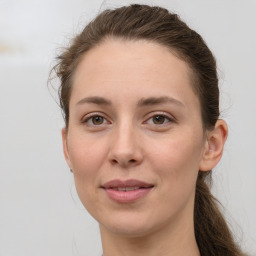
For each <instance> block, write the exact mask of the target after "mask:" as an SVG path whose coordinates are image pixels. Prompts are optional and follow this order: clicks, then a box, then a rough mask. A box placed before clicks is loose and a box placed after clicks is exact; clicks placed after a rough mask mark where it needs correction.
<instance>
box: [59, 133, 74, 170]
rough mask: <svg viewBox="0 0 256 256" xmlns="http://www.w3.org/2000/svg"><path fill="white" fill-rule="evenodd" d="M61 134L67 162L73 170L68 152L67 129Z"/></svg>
mask: <svg viewBox="0 0 256 256" xmlns="http://www.w3.org/2000/svg"><path fill="white" fill-rule="evenodd" d="M61 134H62V146H63V153H64V156H65V159H66V162H67V164H68V166H69V168H70V169H72V165H71V161H70V157H69V152H68V140H67V137H68V132H67V128H63V129H62V130H61Z"/></svg>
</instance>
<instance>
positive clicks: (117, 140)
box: [109, 125, 143, 168]
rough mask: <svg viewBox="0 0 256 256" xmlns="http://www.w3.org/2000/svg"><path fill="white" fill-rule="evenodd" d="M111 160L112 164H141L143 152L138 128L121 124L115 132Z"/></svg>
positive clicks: (125, 165) (131, 165) (127, 166)
mask: <svg viewBox="0 0 256 256" xmlns="http://www.w3.org/2000/svg"><path fill="white" fill-rule="evenodd" d="M109 161H110V163H111V164H112V165H116V166H120V167H122V168H129V167H133V166H137V165H139V164H141V162H142V161H143V152H142V148H141V143H140V141H139V134H138V131H136V128H134V127H132V125H130V126H129V127H128V126H126V127H124V126H122V127H121V126H120V127H119V128H117V129H116V130H115V132H113V136H112V139H111V142H110V150H109Z"/></svg>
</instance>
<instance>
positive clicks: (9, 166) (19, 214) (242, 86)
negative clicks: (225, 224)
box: [0, 0, 256, 256]
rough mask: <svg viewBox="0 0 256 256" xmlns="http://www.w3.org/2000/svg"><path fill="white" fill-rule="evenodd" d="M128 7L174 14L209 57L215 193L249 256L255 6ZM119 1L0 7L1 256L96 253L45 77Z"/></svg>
mask: <svg viewBox="0 0 256 256" xmlns="http://www.w3.org/2000/svg"><path fill="white" fill-rule="evenodd" d="M133 2H140V3H141V2H143V3H149V4H157V3H159V4H160V5H162V6H165V7H168V8H169V10H172V11H174V12H177V13H178V14H180V16H181V18H182V19H184V20H185V21H186V22H187V23H188V24H189V25H190V27H192V28H194V29H195V30H196V31H198V32H199V33H200V34H201V35H202V36H203V38H204V39H205V40H206V42H207V44H208V45H209V47H210V49H211V50H212V51H213V53H214V54H215V56H216V58H217V62H218V67H219V74H220V90H221V93H222V96H221V109H222V115H221V117H222V118H224V119H225V120H226V121H227V123H228V125H229V138H228V141H227V144H226V147H225V153H224V156H223V159H222V160H221V162H220V163H219V165H218V166H217V167H216V169H215V170H214V188H213V191H214V193H215V194H216V195H217V197H218V198H219V199H220V201H221V202H222V203H223V205H224V206H225V209H226V210H225V214H226V216H227V218H228V220H229V222H230V223H231V224H232V226H233V229H234V232H235V234H236V235H237V236H238V237H239V239H241V241H242V244H243V247H244V249H245V250H246V251H248V252H249V253H250V255H256V239H255V237H256V218H255V212H256V185H255V180H256V169H255V166H254V165H255V159H256V146H255V145H256V132H255V131H256V114H255V112H256V100H255V95H256V76H255V73H256V65H255V60H256V50H255V48H256V47H255V46H256V32H255V31H256V30H255V27H256V15H255V13H256V1H255V0H254V1H249V0H218V1H217V0H215V1H211V0H201V1H199V0H177V1H133ZM120 3H132V1H107V2H104V3H103V4H102V2H101V1H99V0H94V1H88V0H87V1H86V0H83V1H82V0H72V1H71V0H55V1H50V0H37V1H36V0H1V1H0V88H1V91H0V122H1V123H0V137H1V139H0V158H1V161H0V256H16V255H20V256H34V255H37V256H45V255H47V256H56V255H62V256H70V255H75V256H78V255H79V256H82V255H84V256H94V255H100V254H101V244H100V234H99V230H98V226H97V223H96V222H95V221H94V220H93V219H92V218H91V217H90V216H89V214H88V213H87V212H86V210H84V208H83V206H82V205H81V203H80V202H79V199H78V197H77V194H76V191H75V187H74V182H73V177H72V174H71V173H70V172H69V169H68V167H67V165H66V163H65V161H64V157H63V154H62V144H61V128H62V126H63V121H62V117H61V114H60V110H59V108H58V105H57V104H56V103H55V99H56V92H55V91H54V90H53V89H52V88H51V87H50V88H49V89H48V88H47V79H48V72H49V70H50V66H51V65H52V64H53V59H54V56H55V55H56V52H57V50H56V49H57V48H59V47H61V46H63V45H65V44H66V43H67V42H68V39H69V38H71V37H72V36H73V35H74V34H75V33H77V32H78V31H80V30H81V28H82V27H83V25H84V24H85V23H87V22H88V21H89V20H90V19H91V18H93V17H94V16H95V15H96V14H97V13H98V12H99V11H100V10H102V9H104V8H106V7H116V6H120Z"/></svg>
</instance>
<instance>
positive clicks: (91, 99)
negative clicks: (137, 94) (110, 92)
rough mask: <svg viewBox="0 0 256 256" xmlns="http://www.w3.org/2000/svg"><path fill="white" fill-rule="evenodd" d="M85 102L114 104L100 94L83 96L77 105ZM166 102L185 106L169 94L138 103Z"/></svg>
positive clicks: (148, 104) (156, 103) (144, 104)
mask: <svg viewBox="0 0 256 256" xmlns="http://www.w3.org/2000/svg"><path fill="white" fill-rule="evenodd" d="M84 103H92V104H97V105H108V106H111V105H112V102H111V101H110V100H108V99H106V98H103V97H99V96H92V97H86V98H83V99H81V100H79V101H78V102H77V105H82V104H84ZM164 103H172V104H176V105H179V106H182V107H184V106H185V105H184V104H183V103H182V102H181V101H179V100H177V99H174V98H172V97H168V96H163V97H149V98H142V99H140V100H139V101H138V103H137V105H138V106H139V107H143V106H150V105H159V104H164Z"/></svg>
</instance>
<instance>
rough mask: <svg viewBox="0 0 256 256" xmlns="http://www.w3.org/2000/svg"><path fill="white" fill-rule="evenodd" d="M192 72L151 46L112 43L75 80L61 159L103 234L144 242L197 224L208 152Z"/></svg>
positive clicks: (90, 56) (86, 60) (86, 61)
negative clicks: (201, 173)
mask: <svg viewBox="0 0 256 256" xmlns="http://www.w3.org/2000/svg"><path fill="white" fill-rule="evenodd" d="M191 80H192V79H191V71H190V69H189V67H188V65H187V64H186V63H185V62H184V61H182V60H180V59H179V58H177V57H176V56H175V55H173V54H172V53H171V52H170V51H169V50H168V49H166V48H165V47H163V46H161V45H158V44H155V43H152V42H147V41H136V42H131V41H122V40H117V39H108V40H107V41H105V42H103V43H102V44H100V45H99V46H97V47H95V48H94V49H92V50H90V51H89V52H87V53H86V55H85V56H84V57H83V59H82V60H81V62H80V64H79V65H78V68H77V70H76V72H75V75H74V81H73V85H72V86H73V88H72V94H71V99H70V120H69V127H68V130H67V131H66V130H63V145H64V153H65V157H66V160H67V163H68V164H69V166H70V168H71V169H72V170H73V173H74V178H75V184H76V188H77V192H78V195H79V197H80V199H81V201H82V203H83V204H84V206H85V208H86V209H87V210H88V211H89V212H90V213H91V215H92V216H93V217H94V218H95V219H96V220H97V221H98V222H99V223H100V227H101V229H104V230H107V232H112V233H117V234H119V235H125V236H140V235H145V234H149V233H151V232H155V231H157V230H161V229H166V228H170V227H174V226H178V225H186V224H187V223H188V222H193V205H194V194H195V184H196V179H197V174H198V170H199V169H200V164H201V163H202V156H203V154H204V150H205V136H204V131H203V128H202V120H201V111H200V103H199V100H198V97H197V96H196V95H195V93H194V91H193V89H192V83H191Z"/></svg>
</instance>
